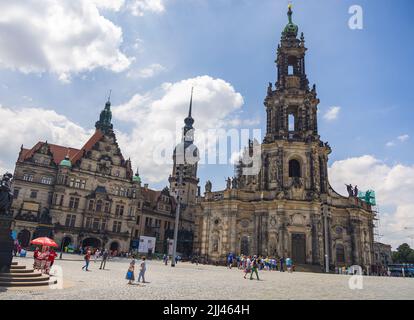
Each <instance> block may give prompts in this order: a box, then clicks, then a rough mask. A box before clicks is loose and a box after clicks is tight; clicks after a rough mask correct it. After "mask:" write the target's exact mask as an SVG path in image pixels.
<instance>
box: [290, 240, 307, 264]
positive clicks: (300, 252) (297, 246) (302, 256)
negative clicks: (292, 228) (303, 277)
mask: <svg viewBox="0 0 414 320" xmlns="http://www.w3.org/2000/svg"><path fill="white" fill-rule="evenodd" d="M292 260H293V263H295V264H296V263H297V264H305V263H306V238H305V234H304V233H292Z"/></svg>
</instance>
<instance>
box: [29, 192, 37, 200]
mask: <svg viewBox="0 0 414 320" xmlns="http://www.w3.org/2000/svg"><path fill="white" fill-rule="evenodd" d="M30 198H31V199H36V198H37V191H36V190H32V191H30Z"/></svg>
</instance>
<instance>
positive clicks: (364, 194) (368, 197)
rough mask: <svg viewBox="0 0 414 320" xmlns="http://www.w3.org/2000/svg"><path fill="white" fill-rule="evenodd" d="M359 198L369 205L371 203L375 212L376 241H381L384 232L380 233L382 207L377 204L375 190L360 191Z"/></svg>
mask: <svg viewBox="0 0 414 320" xmlns="http://www.w3.org/2000/svg"><path fill="white" fill-rule="evenodd" d="M358 198H359V199H360V200H362V201H364V202H366V203H368V204H369V205H371V209H372V212H373V213H374V214H375V217H374V241H375V242H381V238H382V236H383V235H382V234H381V233H380V229H381V220H380V207H379V205H378V204H377V200H376V195H375V191H374V190H368V191H359V192H358Z"/></svg>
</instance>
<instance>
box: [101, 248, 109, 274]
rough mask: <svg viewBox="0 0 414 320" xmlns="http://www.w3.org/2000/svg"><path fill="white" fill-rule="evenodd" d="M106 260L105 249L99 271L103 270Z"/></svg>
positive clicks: (106, 252) (106, 253)
mask: <svg viewBox="0 0 414 320" xmlns="http://www.w3.org/2000/svg"><path fill="white" fill-rule="evenodd" d="M106 260H108V250H106V249H105V250H104V251H103V253H102V260H101V266H100V267H99V269H100V270H105V265H106Z"/></svg>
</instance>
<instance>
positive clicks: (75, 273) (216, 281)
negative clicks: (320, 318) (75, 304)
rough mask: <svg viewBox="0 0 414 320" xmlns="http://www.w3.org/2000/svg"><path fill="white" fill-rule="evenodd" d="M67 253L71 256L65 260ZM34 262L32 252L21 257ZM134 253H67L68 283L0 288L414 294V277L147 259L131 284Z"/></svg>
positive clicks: (13, 294) (74, 293)
mask: <svg viewBox="0 0 414 320" xmlns="http://www.w3.org/2000/svg"><path fill="white" fill-rule="evenodd" d="M66 259H67V260H66ZM16 261H18V262H19V264H23V265H26V266H28V267H30V265H31V262H32V259H31V258H25V259H22V258H17V259H16ZM129 261H130V260H129V259H115V260H110V261H108V263H107V270H99V265H100V263H99V261H98V262H96V263H94V262H93V261H91V265H90V270H91V271H90V272H85V271H82V270H81V268H82V266H83V264H84V263H83V261H82V256H77V255H68V254H66V255H65V256H64V260H57V261H56V264H57V265H59V266H61V267H62V270H63V279H64V280H63V289H55V290H52V289H50V288H48V287H44V288H36V289H34V288H26V289H21V288H7V289H2V288H0V300H3V299H4V300H5V299H13V300H19V299H36V300H55V299H57V300H69V299H70V300H72V299H73V300H86V299H98V300H103V299H120V300H145V299H151V300H165V299H172V300H199V299H206V300H211V299H215V300H216V299H217V300H224V299H230V300H271V299H288V300H295V299H311V300H324V299H334V300H339V299H340V300H342V299H356V300H363V299H369V300H375V299H413V297H414V279H409V278H387V277H363V289H362V290H351V289H350V288H349V285H348V282H349V279H350V276H345V275H333V274H329V275H326V274H316V273H304V272H303V273H302V272H296V273H293V274H288V273H287V272H284V273H281V272H277V271H270V272H269V271H261V272H260V274H259V275H260V278H261V279H260V280H261V281H256V280H252V281H250V280H245V279H243V273H242V271H240V270H237V269H236V268H233V269H232V270H229V269H227V268H225V267H217V266H211V265H198V266H196V265H195V264H191V263H179V264H178V265H177V267H176V268H171V267H170V266H165V265H163V264H162V262H160V261H148V267H147V273H146V280H147V281H148V283H146V284H140V285H127V280H125V274H126V271H127V269H128V265H129Z"/></svg>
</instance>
